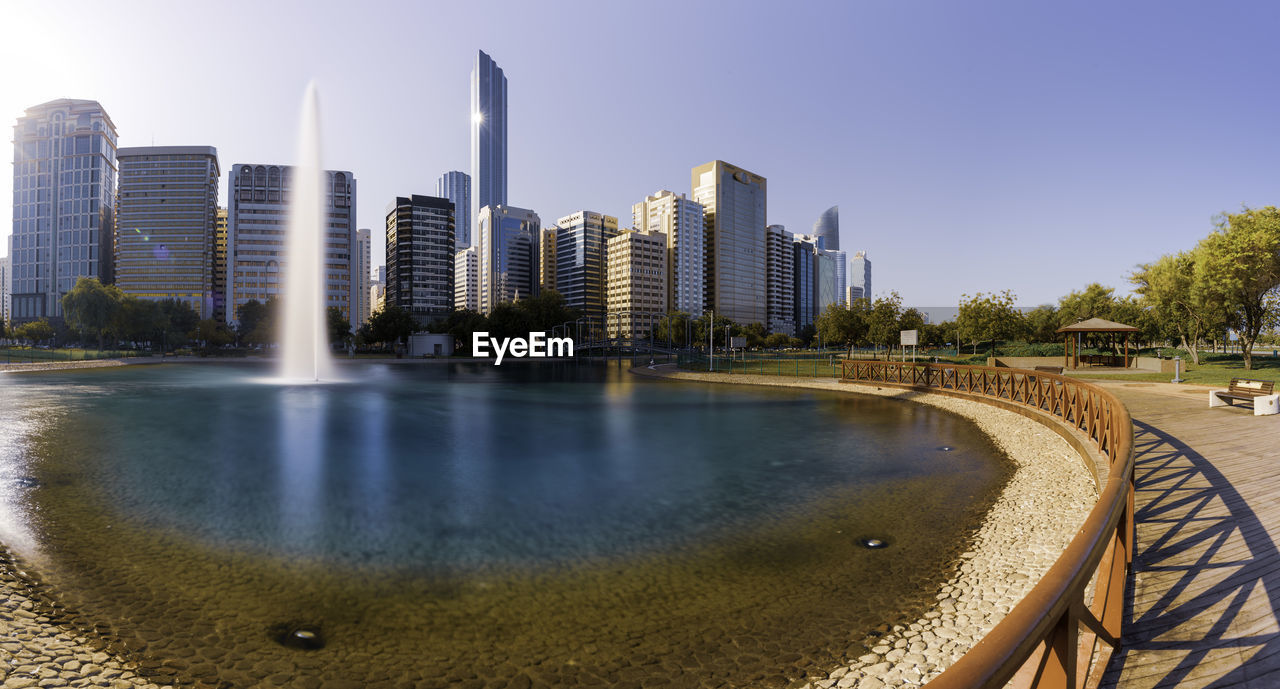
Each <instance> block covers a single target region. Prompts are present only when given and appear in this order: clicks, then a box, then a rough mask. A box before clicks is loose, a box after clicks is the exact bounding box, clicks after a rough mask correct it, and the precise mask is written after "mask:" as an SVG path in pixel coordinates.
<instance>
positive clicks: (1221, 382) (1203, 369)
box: [1069, 353, 1280, 388]
mask: <svg viewBox="0 0 1280 689" xmlns="http://www.w3.org/2000/svg"><path fill="white" fill-rule="evenodd" d="M1210 359H1213V360H1210ZM1182 365H1183V369H1182V379H1183V381H1184V382H1187V383H1198V384H1200V385H1215V386H1220V387H1224V388H1225V387H1227V385H1229V384H1230V383H1231V379H1232V378H1257V379H1260V380H1274V381H1280V358H1277V357H1275V356H1272V355H1271V354H1270V353H1267V354H1266V355H1263V356H1259V355H1256V354H1255V355H1254V357H1253V370H1252V371H1246V370H1244V360H1243V358H1241V357H1240V356H1233V357H1226V356H1223V355H1207V356H1205V355H1202V356H1201V358H1200V365H1198V366H1197V365H1195V364H1192V363H1191V362H1190V361H1188V360H1187V359H1185V358H1184V359H1183V360H1182ZM1069 375H1071V376H1073V377H1077V378H1094V379H1102V380H1131V381H1134V382H1138V381H1144V382H1156V383H1168V382H1169V381H1170V380H1172V379H1173V374H1172V373H1119V374H1103V373H1099V374H1092V375H1091V374H1088V373H1071V374H1069Z"/></svg>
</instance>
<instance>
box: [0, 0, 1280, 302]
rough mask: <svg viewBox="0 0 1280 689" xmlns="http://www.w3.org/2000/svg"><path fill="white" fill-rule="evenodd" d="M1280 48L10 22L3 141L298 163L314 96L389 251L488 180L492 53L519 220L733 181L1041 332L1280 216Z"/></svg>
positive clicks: (905, 285) (226, 162)
mask: <svg viewBox="0 0 1280 689" xmlns="http://www.w3.org/2000/svg"><path fill="white" fill-rule="evenodd" d="M1277 25H1280V4H1276V3H1263V2H1257V3H1247V2H1235V3H1205V2H1125V3H1114V2H1096V3H1093V2H1089V3H1026V2H964V3H958V2H949V1H948V2H943V1H939V2H899V1H892V2H821V3H819V2H807V3H806V2H801V3H785V4H784V3H776V2H695V3H685V2H671V3H667V2H646V3H643V4H642V3H635V2H583V3H569V2H502V3H497V2H442V3H429V4H428V3H408V2H405V3H378V2H366V3H355V2H343V3H336V2H335V3H328V2H323V3H322V2H305V3H304V2H297V3H278V2H274V1H270V2H267V1H263V0H257V1H255V2H218V3H187V2H182V3H177V2H124V3H108V4H103V3H101V2H78V1H77V2H68V1H67V0H61V1H59V2H56V3H45V2H12V1H8V0H6V1H4V2H2V3H0V26H3V27H5V28H4V31H3V33H4V38H3V39H0V65H3V67H0V120H3V121H4V122H5V126H6V127H8V126H11V125H12V123H13V122H14V121H15V120H16V119H17V117H19V116H20V115H21V114H22V111H23V110H24V109H25V108H26V107H29V106H31V105H35V104H38V103H41V102H44V101H47V100H52V99H54V98H61V97H68V98H86V99H93V100H97V101H99V102H101V103H102V105H103V106H104V107H105V108H106V110H107V112H108V113H109V114H110V115H111V117H112V119H113V120H114V121H115V123H116V126H117V127H118V130H119V134H120V145H122V146H145V145H150V144H152V143H153V142H154V143H155V144H156V145H213V146H216V147H217V149H218V152H219V157H220V160H221V163H222V167H223V169H224V170H227V169H229V168H230V166H231V165H232V164H234V163H241V162H265V163H289V162H292V161H293V159H294V156H295V153H294V143H295V136H296V126H297V124H296V123H297V119H298V110H299V103H300V100H301V97H302V93H303V90H304V88H305V86H306V83H307V81H308V80H309V79H311V78H313V77H314V78H316V79H317V80H318V83H319V85H320V88H321V107H322V123H323V127H324V140H325V151H324V154H323V157H324V163H325V165H326V166H327V167H331V168H338V169H347V170H351V171H353V172H354V173H355V175H356V178H357V180H358V185H359V200H358V204H359V209H358V210H359V220H360V225H361V226H362V227H370V228H373V229H374V231H375V237H376V236H377V235H378V234H379V232H380V228H382V227H383V224H384V223H383V214H384V210H385V207H386V205H387V203H388V202H389V201H390V200H391V199H392V198H393V197H394V196H396V195H404V194H409V193H419V194H431V193H434V184H435V179H436V177H437V176H438V175H439V174H440V173H441V172H443V171H445V170H451V169H459V170H464V171H468V172H469V169H468V168H469V157H468V145H469V143H468V142H469V130H468V108H469V90H468V78H469V73H470V69H471V64H472V61H473V60H474V58H475V52H476V50H477V49H483V50H485V51H486V52H488V53H489V54H490V55H492V56H493V58H494V59H495V60H496V61H497V62H498V64H499V65H500V66H502V67H503V69H504V70H505V71H506V74H507V77H508V80H509V98H510V109H509V116H510V125H509V137H510V143H509V145H510V190H511V191H510V202H511V203H512V204H513V205H517V206H524V207H528V208H532V209H534V210H535V211H537V212H538V213H539V214H540V215H541V217H542V219H543V222H544V224H545V225H549V224H551V223H553V222H554V221H555V219H556V218H558V217H560V216H562V215H567V214H569V213H571V212H573V211H575V210H580V209H589V210H595V211H600V212H604V213H608V214H610V215H616V216H618V217H619V219H620V220H621V221H622V222H623V223H624V224H626V225H629V224H630V217H631V204H632V203H634V202H635V201H637V200H639V199H640V198H642V197H643V196H644V195H645V194H648V193H652V192H654V191H655V190H657V189H661V188H667V189H672V190H674V191H676V192H689V191H690V189H689V170H690V168H692V167H693V166H695V165H698V164H701V163H704V162H706V161H709V160H712V159H716V158H719V159H722V160H726V161H728V162H731V163H734V164H737V165H741V166H743V167H745V168H747V169H749V170H751V171H753V172H756V173H758V174H761V175H764V176H765V177H767V178H768V180H769V221H770V222H771V223H776V224H783V225H786V226H787V228H788V229H790V230H792V231H799V232H808V231H809V230H810V228H811V226H812V224H813V222H814V220H815V219H816V218H817V216H818V214H819V213H820V212H822V211H823V210H824V209H825V208H827V207H828V206H830V205H833V204H839V205H840V211H841V234H842V237H841V242H842V245H843V247H844V248H845V249H847V250H848V251H849V252H850V253H851V254H852V252H853V251H855V250H859V249H863V250H866V251H867V252H868V255H869V257H870V258H871V260H872V262H873V264H874V278H875V280H874V289H875V291H876V292H877V293H880V292H882V291H885V290H889V289H893V290H897V291H898V292H899V293H900V294H901V295H902V297H903V300H904V301H905V302H906V303H907V304H909V305H920V306H947V305H954V304H956V302H957V300H958V298H959V296H960V295H961V294H962V293H970V294H972V293H973V292H975V291H993V290H1001V289H1011V290H1013V291H1014V292H1015V293H1016V294H1017V295H1018V302H1019V303H1021V304H1036V303H1044V302H1050V301H1054V300H1056V299H1057V298H1058V297H1060V296H1062V295H1063V294H1066V293H1067V292H1069V291H1071V290H1073V289H1079V288H1081V287H1083V286H1084V285H1085V284H1086V283H1088V282H1092V281H1097V282H1101V283H1103V284H1106V285H1110V286H1114V287H1117V288H1119V290H1120V291H1121V292H1127V291H1128V289H1129V287H1128V284H1127V282H1126V280H1125V276H1126V275H1127V274H1128V273H1129V272H1130V271H1132V269H1133V267H1134V266H1135V265H1136V264H1138V263H1141V262H1145V261H1149V260H1152V259H1154V258H1156V257H1158V256H1159V255H1160V254H1162V253H1168V252H1172V251H1177V250H1180V249H1185V248H1189V247H1191V246H1192V245H1194V243H1195V242H1196V241H1197V240H1199V239H1200V238H1201V237H1203V236H1204V235H1205V234H1207V233H1208V232H1209V231H1210V230H1211V229H1212V222H1211V219H1212V217H1213V216H1214V215H1215V214H1217V213H1220V212H1222V211H1225V210H1235V209H1238V208H1239V207H1240V206H1241V204H1247V205H1250V206H1261V205H1273V204H1277V203H1280V164H1277V163H1278V162H1280V88H1277V75H1278V74H1280V49H1277V45H1276V42H1275V38H1274V36H1275V34H1274V29H1275V27H1276V26H1277ZM8 155H9V154H6V156H8ZM10 159H11V158H10ZM11 172H12V170H11V166H10V165H5V166H3V173H2V177H0V218H3V219H4V222H3V224H2V226H0V227H2V229H0V234H3V236H4V237H5V241H4V247H5V248H4V249H2V250H0V253H7V251H8V249H7V246H8V242H7V236H8V234H9V231H10V224H9V219H10V218H11V217H12V212H11V208H10V201H11V199H12V194H11V190H12V180H11ZM222 199H223V201H224V202H225V199H226V181H225V175H224V181H223V191H222ZM374 256H375V259H374V260H375V263H381V262H382V259H381V257H380V252H379V251H378V250H376V249H375V251H374Z"/></svg>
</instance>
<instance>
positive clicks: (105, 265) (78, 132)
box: [9, 99, 116, 323]
mask: <svg viewBox="0 0 1280 689" xmlns="http://www.w3.org/2000/svg"><path fill="white" fill-rule="evenodd" d="M115 193H116V127H115V125H114V124H112V122H111V118H110V117H108V116H107V113H106V111H105V110H103V109H102V106H101V105H99V104H98V103H97V101H91V100H70V99H61V100H54V101H49V102H48V103H42V104H40V105H37V106H35V107H32V108H28V109H27V111H26V114H24V115H23V116H22V117H19V118H18V123H17V125H15V126H14V128H13V236H12V238H11V241H12V244H11V246H10V253H9V258H10V260H11V261H12V266H11V270H12V271H13V276H12V277H11V278H10V281H11V284H12V290H13V291H12V292H11V294H10V300H11V307H10V308H11V313H12V314H13V316H12V317H13V320H14V322H15V323H25V322H27V321H32V320H36V319H38V318H61V317H62V302H61V300H62V295H63V294H65V293H66V292H68V291H70V290H71V288H72V287H74V286H75V283H76V280H77V279H79V278H81V277H96V278H98V279H99V280H101V281H102V282H104V283H109V282H112V281H113V279H114V277H115V276H114V273H113V270H112V269H113V258H114V255H115V244H114V240H115V236H114V232H115V206H116V197H115Z"/></svg>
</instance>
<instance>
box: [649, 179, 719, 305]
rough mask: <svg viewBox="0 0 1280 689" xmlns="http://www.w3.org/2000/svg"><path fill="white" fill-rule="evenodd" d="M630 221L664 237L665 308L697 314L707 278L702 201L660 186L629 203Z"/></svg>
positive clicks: (701, 302) (701, 303)
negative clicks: (665, 258) (633, 203)
mask: <svg viewBox="0 0 1280 689" xmlns="http://www.w3.org/2000/svg"><path fill="white" fill-rule="evenodd" d="M631 225H632V226H633V227H635V228H637V229H640V230H658V231H659V232H662V233H664V234H665V235H666V237H667V306H666V310H667V311H683V312H685V313H688V314H694V315H697V314H700V313H701V312H702V305H703V300H704V293H703V285H704V283H705V282H706V253H707V245H706V239H705V228H704V227H703V218H702V204H700V203H698V202H696V201H690V200H689V199H688V198H686V197H685V195H684V194H680V195H676V194H675V193H674V192H670V191H666V190H662V191H657V192H654V194H653V196H646V197H645V199H644V200H643V201H641V202H640V203H637V204H635V205H634V206H632V207H631Z"/></svg>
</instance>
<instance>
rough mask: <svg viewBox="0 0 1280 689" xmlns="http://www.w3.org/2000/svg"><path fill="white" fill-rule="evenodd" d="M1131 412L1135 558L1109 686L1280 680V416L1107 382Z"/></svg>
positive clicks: (1190, 392) (1242, 684) (1134, 688)
mask: <svg viewBox="0 0 1280 689" xmlns="http://www.w3.org/2000/svg"><path fill="white" fill-rule="evenodd" d="M1104 385H1105V386H1106V387H1107V388H1108V389H1111V390H1113V391H1114V392H1115V393H1116V394H1117V396H1118V397H1119V398H1120V399H1121V400H1123V401H1124V403H1125V404H1126V405H1127V406H1128V407H1129V410H1130V412H1131V413H1132V415H1133V419H1134V430H1135V438H1134V443H1135V452H1136V455H1137V457H1136V459H1137V467H1136V475H1135V479H1136V483H1137V494H1136V498H1135V500H1136V519H1137V554H1136V557H1135V559H1134V566H1133V571H1134V574H1133V580H1132V583H1131V589H1130V594H1131V595H1130V596H1129V597H1128V600H1129V606H1128V610H1127V611H1126V615H1125V618H1126V619H1125V627H1124V646H1123V648H1122V649H1121V651H1120V652H1118V653H1117V654H1115V656H1114V657H1113V658H1112V660H1111V663H1110V665H1109V667H1108V668H1107V671H1106V673H1105V676H1104V679H1103V682H1102V684H1101V686H1102V687H1106V688H1108V689H1111V688H1118V689H1150V688H1154V687H1160V688H1166V687H1167V688H1172V687H1187V688H1192V689H1202V688H1214V689H1219V688H1222V689H1225V688H1227V687H1234V688H1240V689H1264V688H1266V689H1273V688H1276V687H1280V623H1278V622H1277V619H1278V618H1277V612H1276V611H1277V610H1280V551H1278V550H1277V548H1276V540H1277V538H1280V416H1254V415H1253V413H1252V411H1251V410H1250V409H1249V408H1248V407H1247V406H1243V407H1235V408H1224V407H1220V408H1216V409H1209V407H1208V398H1207V390H1208V388H1203V387H1190V386H1174V385H1168V384H1163V383H1136V382H1135V383H1126V382H1120V381H1109V382H1107V383H1105V384H1104Z"/></svg>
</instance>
